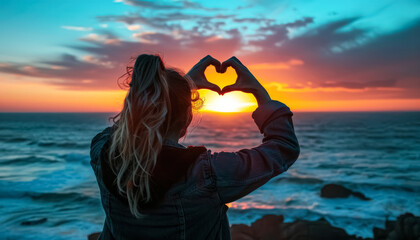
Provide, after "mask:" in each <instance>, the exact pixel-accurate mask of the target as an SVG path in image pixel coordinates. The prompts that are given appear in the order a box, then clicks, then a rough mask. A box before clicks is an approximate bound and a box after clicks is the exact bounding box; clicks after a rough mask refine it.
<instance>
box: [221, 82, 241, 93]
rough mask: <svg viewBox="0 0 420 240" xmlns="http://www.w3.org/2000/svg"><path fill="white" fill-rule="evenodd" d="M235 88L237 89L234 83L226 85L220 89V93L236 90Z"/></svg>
mask: <svg viewBox="0 0 420 240" xmlns="http://www.w3.org/2000/svg"><path fill="white" fill-rule="evenodd" d="M236 90H238V89H237V86H236V84H232V85H228V86H226V87H224V88H223V89H222V91H221V94H222V95H224V94H225V93H228V92H232V91H236Z"/></svg>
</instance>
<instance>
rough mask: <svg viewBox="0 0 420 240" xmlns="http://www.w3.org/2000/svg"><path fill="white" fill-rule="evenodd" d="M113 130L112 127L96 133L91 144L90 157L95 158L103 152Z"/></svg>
mask: <svg viewBox="0 0 420 240" xmlns="http://www.w3.org/2000/svg"><path fill="white" fill-rule="evenodd" d="M111 132H112V127H107V128H105V129H104V130H103V131H102V132H100V133H98V134H96V135H95V136H94V137H93V139H92V142H91V144H90V157H91V159H95V158H96V157H97V156H98V155H99V153H100V152H101V149H102V146H103V145H104V144H105V143H106V142H107V141H108V139H109V137H110V135H111Z"/></svg>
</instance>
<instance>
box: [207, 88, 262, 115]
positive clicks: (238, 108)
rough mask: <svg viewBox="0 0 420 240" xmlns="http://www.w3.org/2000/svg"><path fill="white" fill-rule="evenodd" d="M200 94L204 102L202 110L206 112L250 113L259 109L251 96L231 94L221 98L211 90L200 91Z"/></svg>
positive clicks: (237, 93) (239, 93)
mask: <svg viewBox="0 0 420 240" xmlns="http://www.w3.org/2000/svg"><path fill="white" fill-rule="evenodd" d="M199 92H200V96H201V98H202V99H203V100H204V104H203V108H202V109H201V110H202V111H205V112H250V111H253V110H255V108H256V107H257V104H256V102H255V99H253V97H252V95H251V96H250V94H245V93H241V92H231V93H227V94H225V95H223V96H219V94H217V93H215V92H212V91H209V90H199Z"/></svg>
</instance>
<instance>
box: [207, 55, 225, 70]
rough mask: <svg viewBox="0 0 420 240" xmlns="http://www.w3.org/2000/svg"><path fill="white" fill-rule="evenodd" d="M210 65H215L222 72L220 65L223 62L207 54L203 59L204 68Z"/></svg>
mask: <svg viewBox="0 0 420 240" xmlns="http://www.w3.org/2000/svg"><path fill="white" fill-rule="evenodd" d="M210 65H213V66H214V68H216V72H218V73H221V72H220V67H221V65H222V64H221V63H220V62H219V60H217V59H215V58H213V57H212V56H210V55H207V56H206V57H205V58H204V61H203V68H204V69H206V68H207V67H208V66H210Z"/></svg>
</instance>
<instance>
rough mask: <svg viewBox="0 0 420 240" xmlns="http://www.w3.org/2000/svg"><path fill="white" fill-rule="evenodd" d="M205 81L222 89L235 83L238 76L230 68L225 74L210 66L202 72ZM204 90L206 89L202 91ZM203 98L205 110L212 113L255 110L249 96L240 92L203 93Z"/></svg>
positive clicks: (253, 102) (254, 105)
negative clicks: (222, 93)
mask: <svg viewBox="0 0 420 240" xmlns="http://www.w3.org/2000/svg"><path fill="white" fill-rule="evenodd" d="M204 76H205V78H206V80H207V81H208V82H210V83H213V84H216V85H217V86H219V87H220V89H223V88H224V87H225V86H228V85H232V84H234V83H235V82H236V81H237V78H238V75H237V73H236V71H235V69H233V68H232V67H228V68H227V69H226V70H225V72H223V73H219V72H217V71H216V67H215V66H213V65H210V66H208V67H207V68H206V70H205V71H204ZM204 90H206V89H204ZM203 93H204V98H205V106H204V108H205V110H207V111H212V112H242V111H253V110H255V108H256V106H257V105H256V102H255V99H254V97H253V96H252V95H251V94H248V93H244V92H241V91H239V90H238V91H232V92H228V93H226V94H224V95H219V94H218V93H216V92H214V91H213V92H211V91H209V92H203Z"/></svg>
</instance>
